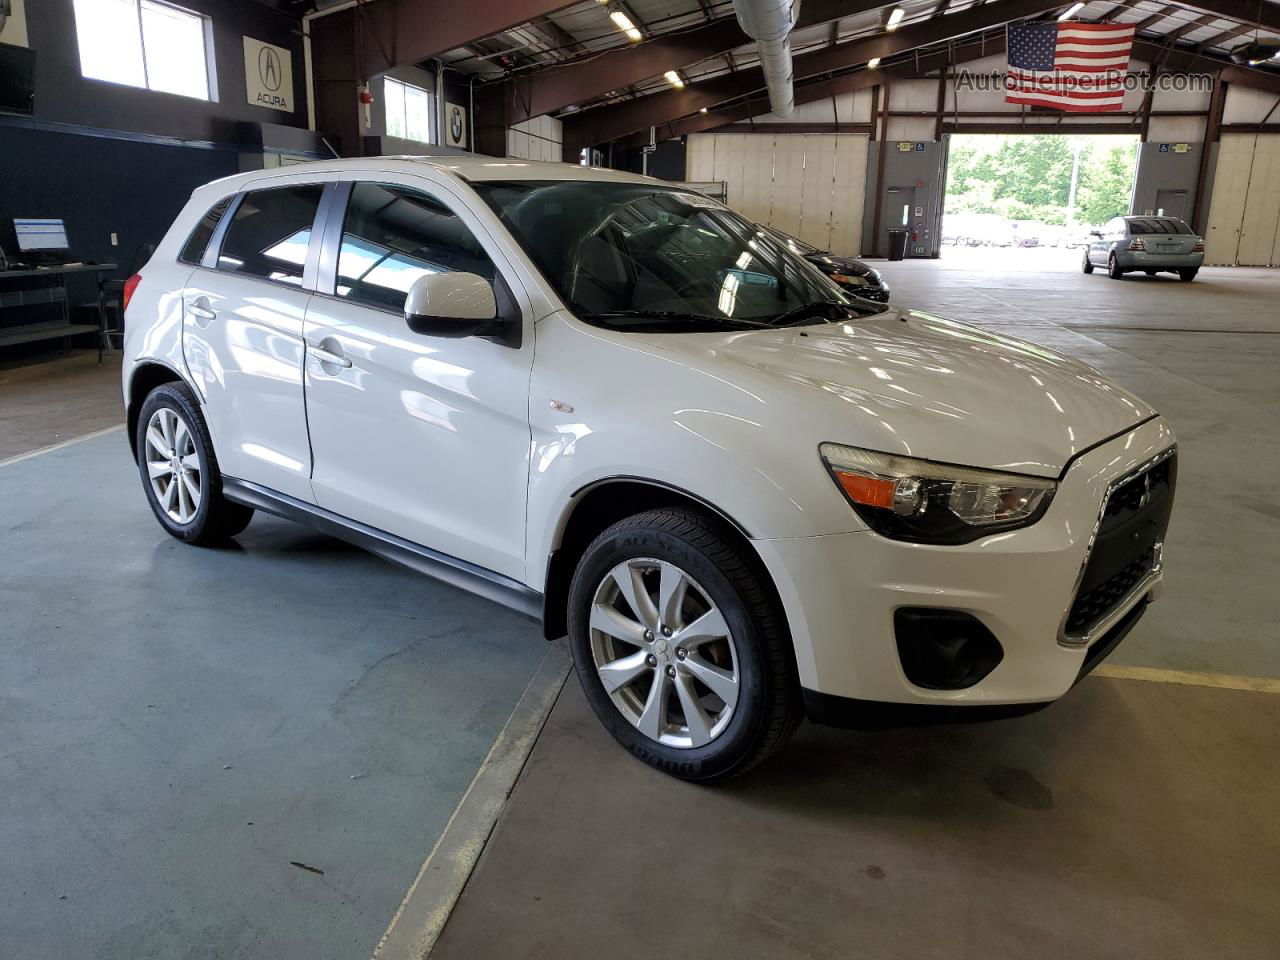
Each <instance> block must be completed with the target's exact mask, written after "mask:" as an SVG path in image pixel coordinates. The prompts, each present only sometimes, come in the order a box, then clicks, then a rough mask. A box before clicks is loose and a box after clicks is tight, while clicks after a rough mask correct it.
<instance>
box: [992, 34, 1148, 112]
mask: <svg viewBox="0 0 1280 960" xmlns="http://www.w3.org/2000/svg"><path fill="white" fill-rule="evenodd" d="M1132 48H1133V24H1131V23H1130V24H1127V25H1125V24H1119V23H1071V22H1067V23H1011V24H1009V36H1008V50H1009V79H1008V83H1007V84H1006V86H1005V100H1006V101H1007V102H1008V103H1029V104H1032V105H1034V106H1039V107H1055V108H1057V109H1058V110H1072V111H1077V112H1081V113H1106V112H1108V111H1113V110H1119V109H1121V107H1122V106H1123V104H1124V75H1125V72H1126V71H1127V70H1128V68H1129V52H1130V50H1132Z"/></svg>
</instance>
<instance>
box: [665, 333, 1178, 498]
mask: <svg viewBox="0 0 1280 960" xmlns="http://www.w3.org/2000/svg"><path fill="white" fill-rule="evenodd" d="M660 340H661V342H662V344H663V346H664V347H668V348H675V349H677V350H680V351H684V350H694V351H697V352H703V351H705V353H704V356H703V357H702V358H699V359H701V360H705V361H706V362H709V363H712V364H714V365H715V366H717V367H719V369H718V370H716V371H715V375H717V376H718V377H722V378H724V379H726V380H729V381H730V382H735V383H744V384H748V385H755V386H758V387H760V388H762V389H764V390H768V391H769V392H771V393H774V394H775V395H777V394H781V395H784V396H786V397H789V398H791V399H792V400H794V401H797V402H796V403H795V404H794V405H788V404H785V403H783V404H780V405H781V406H782V408H783V412H782V414H781V417H782V418H783V420H784V421H785V422H784V423H783V424H782V426H784V427H785V428H786V429H788V430H790V429H791V427H790V426H788V425H787V424H789V423H794V422H795V420H794V418H797V417H799V418H803V419H805V420H807V421H808V422H809V423H811V424H812V423H816V424H817V425H818V427H819V428H820V429H822V430H824V431H825V432H826V433H827V434H829V435H828V436H825V437H823V439H826V440H831V441H836V442H842V443H849V444H853V445H861V446H866V447H870V448H872V449H877V450H881V451H883V452H889V453H902V454H904V455H910V456H915V457H921V458H924V459H928V460H937V461H942V462H947V463H957V464H966V465H971V466H979V467H989V468H993V469H1003V470H1009V471H1013V472H1019V473H1027V474H1035V475H1038V476H1047V477H1056V476H1058V475H1059V474H1060V473H1061V472H1062V470H1063V469H1064V468H1065V467H1066V465H1067V463H1068V462H1069V461H1070V460H1071V459H1072V458H1073V457H1074V456H1075V455H1076V454H1077V453H1079V452H1081V451H1083V450H1086V449H1088V448H1089V447H1091V446H1093V445H1095V444H1097V443H1098V442H1100V441H1102V440H1105V439H1108V438H1110V437H1113V436H1116V435H1117V434H1120V433H1122V432H1124V431H1125V430H1127V429H1129V428H1132V427H1133V426H1136V425H1137V424H1138V423H1141V422H1142V421H1144V420H1147V419H1149V418H1150V417H1152V416H1154V415H1155V410H1153V409H1152V408H1151V407H1150V406H1148V405H1147V404H1146V403H1144V402H1143V401H1142V400H1140V399H1138V398H1137V397H1135V396H1133V395H1132V394H1130V393H1128V392H1127V391H1125V390H1123V389H1121V388H1119V387H1117V386H1116V385H1115V384H1113V383H1110V382H1109V381H1108V380H1106V379H1105V378H1104V377H1102V375H1101V374H1099V373H1098V372H1097V371H1096V370H1094V369H1093V368H1092V367H1089V366H1088V365H1086V364H1084V363H1081V362H1079V361H1076V360H1072V359H1070V358H1068V357H1064V356H1062V355H1060V354H1057V353H1054V352H1053V351H1051V350H1048V349H1046V348H1044V347H1040V346H1036V345H1035V344H1031V343H1027V342H1025V341H1022V340H1017V339H1014V338H1011V337H1005V336H1001V335H999V334H996V333H992V332H990V331H986V330H982V329H979V328H977V327H973V326H970V325H968V324H964V323H959V322H957V321H953V320H946V319H943V318H940V317H934V316H930V315H928V314H923V313H919V312H913V311H902V310H892V309H891V310H886V311H884V312H882V313H879V314H877V315H875V316H873V317H870V318H866V319H862V320H853V321H849V322H847V323H838V324H827V325H814V326H804V327H791V328H786V329H779V330H762V331H752V332H748V333H727V334H719V333H716V334H705V335H703V334H692V335H686V336H674V337H672V336H669V335H668V336H661V335H660ZM695 341H696V343H695ZM696 365H697V366H699V367H702V368H703V370H704V371H706V366H705V365H704V363H697V364H696ZM706 372H711V371H706ZM770 388H772V389H770ZM779 399H781V397H779Z"/></svg>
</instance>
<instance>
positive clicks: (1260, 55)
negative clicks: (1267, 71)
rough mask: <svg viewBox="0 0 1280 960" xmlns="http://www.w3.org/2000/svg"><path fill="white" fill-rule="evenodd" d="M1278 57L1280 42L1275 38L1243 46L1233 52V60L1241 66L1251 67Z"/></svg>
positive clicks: (1279, 54)
mask: <svg viewBox="0 0 1280 960" xmlns="http://www.w3.org/2000/svg"><path fill="white" fill-rule="evenodd" d="M1277 56H1280V40H1276V39H1274V38H1268V39H1266V40H1255V41H1254V42H1253V43H1245V44H1241V45H1240V46H1238V47H1236V48H1235V49H1234V50H1232V51H1231V59H1232V60H1233V61H1234V62H1236V63H1239V64H1241V65H1244V64H1248V65H1249V66H1251V67H1256V66H1258V64H1260V63H1266V62H1267V61H1268V60H1272V59H1274V58H1276V57H1277Z"/></svg>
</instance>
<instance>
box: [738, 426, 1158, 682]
mask: <svg viewBox="0 0 1280 960" xmlns="http://www.w3.org/2000/svg"><path fill="white" fill-rule="evenodd" d="M1172 444H1173V434H1172V431H1171V430H1170V429H1169V427H1168V425H1167V424H1166V423H1165V422H1164V420H1163V419H1161V418H1158V417H1157V418H1155V419H1153V420H1150V421H1147V422H1146V423H1144V424H1142V425H1141V426H1139V427H1137V428H1136V429H1134V430H1133V431H1131V432H1129V433H1127V434H1124V435H1122V436H1120V437H1117V438H1115V439H1113V440H1110V441H1108V442H1106V443H1104V444H1102V445H1101V446H1098V447H1095V448H1094V449H1092V450H1089V451H1087V452H1085V453H1084V454H1082V455H1081V456H1079V457H1077V458H1076V459H1075V460H1074V461H1072V462H1071V464H1070V466H1069V467H1068V468H1067V471H1066V473H1065V474H1064V475H1063V477H1062V478H1061V480H1060V482H1059V486H1058V490H1057V492H1056V493H1055V495H1054V499H1053V502H1052V503H1051V504H1050V506H1049V509H1048V511H1047V512H1046V513H1045V515H1044V517H1042V518H1041V519H1040V521H1039V522H1037V523H1036V524H1034V525H1033V526H1030V527H1027V528H1025V529H1021V530H1015V531H1011V532H1006V533H1000V534H994V535H992V536H989V537H986V538H984V539H982V540H978V541H976V542H974V543H971V544H966V545H963V546H932V545H926V544H911V543H902V542H899V541H894V540H889V539H887V538H884V537H881V536H879V535H878V534H875V533H871V532H870V531H864V532H859V533H849V534H836V535H832V536H824V537H797V538H789V539H776V540H756V541H753V543H754V545H755V547H756V549H757V551H758V552H759V555H760V557H761V558H762V560H763V561H764V563H765V565H766V567H767V568H768V570H769V572H770V574H771V575H772V577H773V580H774V583H775V585H776V586H777V588H778V592H779V594H780V596H781V598H782V602H783V606H784V608H785V610H786V614H787V619H788V624H789V626H790V629H791V634H792V640H793V642H794V644H795V651H796V662H797V666H798V668H799V674H800V682H801V686H802V687H804V688H805V690H806V692H807V693H806V695H807V696H808V697H809V698H810V699H813V698H814V697H822V696H826V697H835V698H843V699H852V700H857V701H875V702H878V703H892V704H915V705H931V706H935V707H937V706H949V707H969V706H987V707H996V706H1001V705H1017V704H1025V705H1034V704H1043V703H1045V702H1048V701H1052V700H1055V699H1057V698H1058V697H1060V696H1061V695H1062V694H1063V693H1065V692H1066V691H1067V690H1068V689H1070V687H1071V685H1072V684H1073V683H1074V682H1075V681H1076V679H1077V678H1078V677H1079V676H1080V675H1081V673H1082V670H1084V669H1085V668H1086V666H1089V667H1091V666H1092V665H1093V663H1095V662H1096V657H1095V658H1091V652H1092V653H1094V654H1096V653H1097V652H1098V651H1099V650H1101V649H1102V646H1101V645H1105V644H1108V643H1109V642H1111V641H1113V639H1114V633H1115V631H1114V629H1113V628H1115V627H1118V626H1123V625H1124V623H1123V621H1124V620H1125V617H1126V615H1127V614H1128V612H1129V611H1130V610H1133V609H1136V608H1139V607H1141V606H1142V605H1143V604H1145V603H1146V602H1147V601H1148V600H1149V599H1151V598H1152V597H1153V596H1154V594H1155V592H1156V591H1157V589H1158V587H1159V581H1160V577H1161V573H1162V571H1161V570H1160V569H1159V568H1158V567H1157V568H1156V569H1155V570H1154V571H1152V574H1151V576H1150V577H1148V578H1144V579H1143V581H1142V582H1141V588H1140V592H1136V593H1134V594H1133V595H1132V596H1126V597H1124V598H1123V600H1120V601H1119V602H1118V604H1117V606H1116V607H1115V609H1113V610H1111V611H1109V613H1108V615H1107V618H1106V624H1105V626H1101V625H1100V629H1098V630H1096V631H1094V632H1092V633H1091V635H1090V636H1089V637H1088V638H1087V639H1086V640H1084V641H1082V642H1073V641H1079V638H1073V637H1069V636H1067V635H1066V631H1065V629H1064V625H1065V621H1066V614H1067V611H1068V609H1069V608H1070V607H1071V605H1072V601H1073V598H1074V595H1075V592H1076V589H1077V585H1078V584H1079V583H1080V578H1081V571H1082V569H1083V568H1084V563H1085V560H1086V558H1087V556H1088V553H1089V549H1090V542H1091V540H1092V538H1093V536H1094V532H1095V529H1096V528H1097V525H1098V518H1099V513H1100V510H1101V507H1102V504H1103V501H1104V498H1105V497H1106V495H1107V490H1108V488H1109V487H1110V486H1111V485H1112V484H1113V483H1114V482H1115V481H1116V480H1117V479H1118V478H1121V477H1125V476H1127V475H1129V474H1131V473H1132V472H1133V471H1134V470H1136V469H1139V468H1140V467H1141V466H1142V465H1143V464H1146V463H1148V462H1150V461H1151V460H1152V459H1153V458H1155V457H1157V456H1158V455H1159V454H1161V453H1162V452H1163V451H1165V450H1167V449H1168V448H1169V447H1170V446H1172ZM903 607H910V608H922V607H923V608H938V609H943V610H954V611H960V612H962V613H965V614H968V615H970V616H972V617H974V618H975V619H977V620H978V621H979V622H980V623H981V624H982V625H983V626H984V627H986V628H987V629H988V630H989V631H990V632H991V633H992V634H993V635H994V636H995V637H996V638H997V639H998V640H999V642H1000V645H1001V647H1002V648H1003V656H1002V658H1001V659H1000V662H999V663H998V664H997V665H996V666H995V668H994V669H993V670H991V672H990V673H988V674H987V675H986V676H985V677H983V678H982V679H981V680H979V681H978V682H977V683H975V684H973V685H972V686H969V687H966V688H964V689H959V690H940V689H927V688H925V687H921V686H917V685H916V684H914V683H912V682H911V681H910V680H909V679H908V678H907V675H906V672H905V671H904V669H903V665H902V662H901V659H900V656H899V652H898V647H897V643H896V639H895V627H894V614H895V611H897V610H898V609H899V608H903ZM1133 619H1136V616H1135V617H1134V618H1133ZM1128 626H1132V623H1131V622H1129V623H1128ZM1126 630H1127V627H1126Z"/></svg>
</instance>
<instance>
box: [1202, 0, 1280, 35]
mask: <svg viewBox="0 0 1280 960" xmlns="http://www.w3.org/2000/svg"><path fill="white" fill-rule="evenodd" d="M1177 5H1178V6H1179V7H1186V8H1187V9H1188V10H1195V11H1196V12H1197V13H1212V14H1213V15H1214V16H1216V17H1220V18H1221V19H1223V20H1239V21H1240V22H1241V23H1244V24H1248V25H1249V26H1250V27H1261V28H1262V29H1264V30H1275V31H1280V6H1277V5H1276V4H1274V3H1267V2H1262V3H1259V2H1258V0H1178V3H1177Z"/></svg>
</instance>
